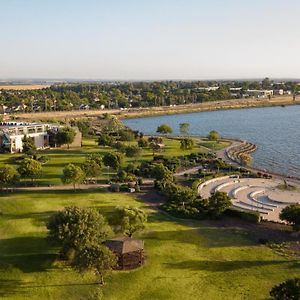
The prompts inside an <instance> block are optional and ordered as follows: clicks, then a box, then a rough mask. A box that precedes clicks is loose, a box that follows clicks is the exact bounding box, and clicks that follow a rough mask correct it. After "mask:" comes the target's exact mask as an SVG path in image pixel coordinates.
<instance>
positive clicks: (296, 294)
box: [270, 278, 300, 300]
mask: <svg viewBox="0 0 300 300" xmlns="http://www.w3.org/2000/svg"><path fill="white" fill-rule="evenodd" d="M270 296H271V297H272V299H275V300H298V299H300V278H294V279H288V280H286V281H284V282H282V283H280V284H279V285H276V286H274V287H273V288H272V290H271V291H270Z"/></svg>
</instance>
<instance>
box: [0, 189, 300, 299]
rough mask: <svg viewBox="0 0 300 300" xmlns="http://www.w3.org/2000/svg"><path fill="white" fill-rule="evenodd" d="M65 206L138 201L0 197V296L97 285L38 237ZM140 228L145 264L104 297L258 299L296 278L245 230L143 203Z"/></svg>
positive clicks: (74, 293)
mask: <svg viewBox="0 0 300 300" xmlns="http://www.w3.org/2000/svg"><path fill="white" fill-rule="evenodd" d="M67 205H78V206H91V207H96V208H99V210H100V211H101V212H103V213H104V214H108V213H109V212H110V211H111V210H112V209H113V208H114V207H115V206H116V205H134V206H140V207H144V204H143V203H141V202H139V201H137V200H136V199H134V198H133V197H132V196H131V195H127V194H113V193H106V192H101V191H90V192H80V191H78V192H76V193H74V192H71V191H68V192H66V191H64V192H62V191H61V192H23V193H17V194H8V195H2V196H1V197H0V210H1V212H2V214H1V215H0V298H5V299H24V298H30V299H32V300H34V299H53V300H54V299H55V300H57V299H93V298H92V296H93V295H94V293H95V291H96V290H97V288H98V286H97V285H96V284H93V283H94V280H95V278H94V276H93V275H92V274H84V275H83V276H82V275H80V274H78V273H76V272H74V271H72V270H71V269H69V268H65V267H63V266H62V264H61V263H60V262H59V261H58V260H57V259H56V258H57V257H56V253H57V249H55V248H53V247H51V245H50V244H49V243H48V242H47V241H46V240H45V235H46V228H45V221H46V220H47V218H48V216H49V215H50V214H51V213H52V212H54V211H57V210H59V209H62V208H63V207H64V206H67ZM145 209H147V211H148V213H149V224H148V226H147V228H146V230H145V231H144V232H143V233H141V237H142V238H143V239H144V240H145V247H146V255H147V261H146V264H145V266H143V267H142V268H140V269H137V270H133V271H126V272H121V271H119V272H114V273H113V275H112V277H111V278H109V279H108V280H107V283H106V285H105V287H104V288H103V293H104V297H103V298H104V299H117V300H119V299H128V300H129V299H151V300H152V299H155V300H156V299H180V300H183V299H209V300H210V299H266V298H267V297H268V291H269V289H270V288H271V287H272V286H273V285H274V284H277V283H279V282H281V281H283V280H285V279H287V278H292V277H295V276H300V269H299V265H297V263H296V262H295V261H291V260H288V259H286V258H284V257H281V256H279V255H278V254H275V253H274V252H273V251H272V250H271V249H270V248H267V247H266V246H262V245H257V244H255V243H254V242H253V241H252V240H251V239H250V238H249V237H248V235H247V232H245V231H242V230H237V229H229V228H226V229H222V228H215V227H208V226H204V225H202V223H200V222H196V221H193V222H192V221H179V220H177V219H174V218H171V217H169V216H167V215H165V214H162V213H158V212H157V211H156V210H153V209H150V208H148V207H145Z"/></svg>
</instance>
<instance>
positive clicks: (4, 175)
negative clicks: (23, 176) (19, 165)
mask: <svg viewBox="0 0 300 300" xmlns="http://www.w3.org/2000/svg"><path fill="white" fill-rule="evenodd" d="M18 181H19V173H18V172H17V170H16V169H15V168H14V167H12V166H9V165H6V166H3V167H1V168H0V187H1V189H2V188H4V187H8V186H11V185H15V184H16V183H17V182H18Z"/></svg>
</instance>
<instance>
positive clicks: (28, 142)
mask: <svg viewBox="0 0 300 300" xmlns="http://www.w3.org/2000/svg"><path fill="white" fill-rule="evenodd" d="M22 146H23V148H22V152H23V153H25V154H27V155H33V154H35V152H36V146H35V144H34V140H33V138H31V137H28V136H26V135H25V136H24V137H23V139H22Z"/></svg>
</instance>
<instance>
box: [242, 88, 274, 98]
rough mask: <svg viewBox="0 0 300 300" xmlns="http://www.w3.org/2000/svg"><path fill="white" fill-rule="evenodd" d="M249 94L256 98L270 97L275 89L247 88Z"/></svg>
mask: <svg viewBox="0 0 300 300" xmlns="http://www.w3.org/2000/svg"><path fill="white" fill-rule="evenodd" d="M247 94H248V95H249V96H252V97H256V98H268V97H272V96H273V94H274V92H273V90H247Z"/></svg>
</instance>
